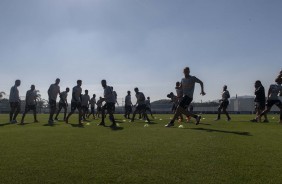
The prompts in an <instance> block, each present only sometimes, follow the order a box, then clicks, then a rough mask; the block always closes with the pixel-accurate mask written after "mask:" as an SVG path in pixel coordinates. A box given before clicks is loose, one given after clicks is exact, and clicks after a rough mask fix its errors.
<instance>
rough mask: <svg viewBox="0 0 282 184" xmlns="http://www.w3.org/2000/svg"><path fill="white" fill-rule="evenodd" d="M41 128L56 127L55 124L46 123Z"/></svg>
mask: <svg viewBox="0 0 282 184" xmlns="http://www.w3.org/2000/svg"><path fill="white" fill-rule="evenodd" d="M43 126H47V127H54V126H56V124H54V123H53V124H49V123H46V124H44V125H43Z"/></svg>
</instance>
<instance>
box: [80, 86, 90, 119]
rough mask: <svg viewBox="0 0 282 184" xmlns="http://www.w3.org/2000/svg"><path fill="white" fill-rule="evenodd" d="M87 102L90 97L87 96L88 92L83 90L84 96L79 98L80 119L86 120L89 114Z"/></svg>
mask: <svg viewBox="0 0 282 184" xmlns="http://www.w3.org/2000/svg"><path fill="white" fill-rule="evenodd" d="M89 102H90V96H89V95H88V90H85V94H84V95H82V96H81V109H82V119H83V120H84V121H87V120H86V117H87V115H88V113H89Z"/></svg>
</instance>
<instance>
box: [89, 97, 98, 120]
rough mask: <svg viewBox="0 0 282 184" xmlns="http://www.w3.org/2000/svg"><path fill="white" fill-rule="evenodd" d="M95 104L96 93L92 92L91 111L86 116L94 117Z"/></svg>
mask: <svg viewBox="0 0 282 184" xmlns="http://www.w3.org/2000/svg"><path fill="white" fill-rule="evenodd" d="M95 105H96V95H95V94H93V97H92V98H91V99H90V107H91V112H90V113H89V115H88V118H89V117H90V116H91V114H92V116H93V119H95Z"/></svg>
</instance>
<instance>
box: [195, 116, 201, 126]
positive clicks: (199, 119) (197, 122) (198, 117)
mask: <svg viewBox="0 0 282 184" xmlns="http://www.w3.org/2000/svg"><path fill="white" fill-rule="evenodd" d="M201 118H202V117H201V116H197V118H196V125H198V124H199V123H200V121H201Z"/></svg>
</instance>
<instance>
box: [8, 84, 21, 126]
mask: <svg viewBox="0 0 282 184" xmlns="http://www.w3.org/2000/svg"><path fill="white" fill-rule="evenodd" d="M20 85H21V81H20V80H16V81H15V85H14V86H13V87H11V90H10V96H9V103H10V107H11V111H10V123H17V116H18V114H19V112H20V111H21V100H20V95H19V90H18V87H19V86H20Z"/></svg>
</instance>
